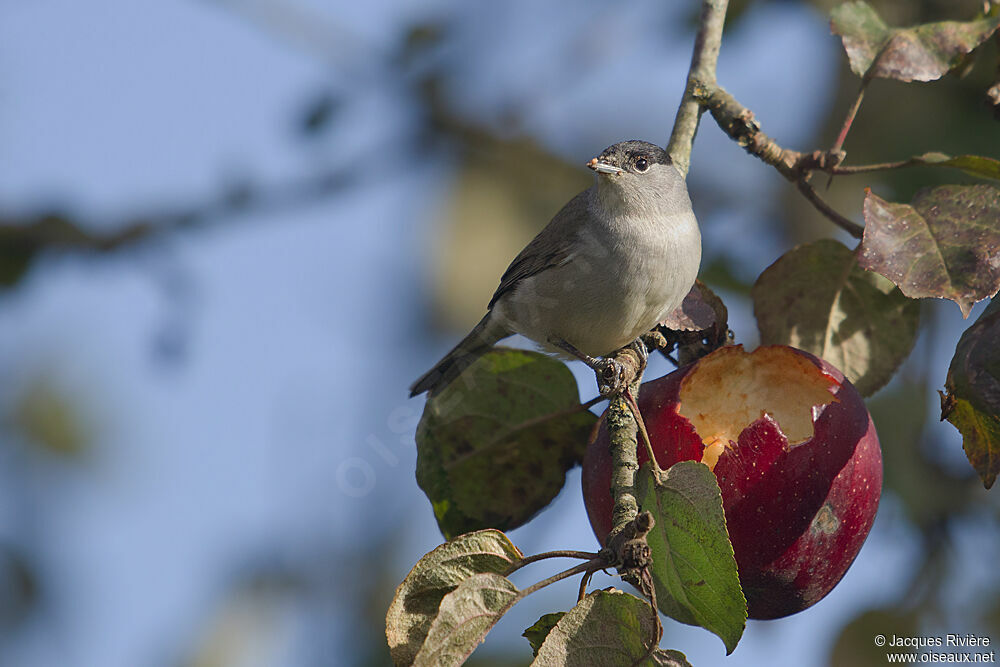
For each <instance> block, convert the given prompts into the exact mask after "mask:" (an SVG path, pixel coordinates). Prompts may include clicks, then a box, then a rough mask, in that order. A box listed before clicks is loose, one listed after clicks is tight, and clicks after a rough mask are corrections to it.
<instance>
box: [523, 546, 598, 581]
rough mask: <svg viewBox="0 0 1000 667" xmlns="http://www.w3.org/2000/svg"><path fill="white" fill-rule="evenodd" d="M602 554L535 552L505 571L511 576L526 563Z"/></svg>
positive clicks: (587, 552) (586, 558)
mask: <svg viewBox="0 0 1000 667" xmlns="http://www.w3.org/2000/svg"><path fill="white" fill-rule="evenodd" d="M600 555H601V554H599V553H592V552H590V551H571V550H568V549H562V550H558V551H545V552H543V553H540V554H535V555H534V556H526V557H524V558H522V559H521V560H519V561H517V562H516V563H514V564H513V565H511V566H510V568H509V569H508V570H507V571H506V572H504V575H503V576H505V577H509V576H510V575H512V574H514V573H515V572H517V571H518V570H520V569H521V568H522V567H524V566H525V565H531V564H532V563H537V562H538V561H540V560H545V559H546V558H581V559H583V560H594V559H595V558H597V557H598V556H600Z"/></svg>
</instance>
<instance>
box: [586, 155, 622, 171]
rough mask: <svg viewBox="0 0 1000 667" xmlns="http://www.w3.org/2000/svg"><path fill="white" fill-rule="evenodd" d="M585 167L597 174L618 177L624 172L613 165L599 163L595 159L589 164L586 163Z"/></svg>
mask: <svg viewBox="0 0 1000 667" xmlns="http://www.w3.org/2000/svg"><path fill="white" fill-rule="evenodd" d="M587 166H588V167H590V168H591V169H593V170H594V171H596V172H597V173H598V174H615V175H618V174H621V173H623V171H624V170H623V169H620V168H619V167H616V166H614V165H613V164H608V163H607V162H601V161H599V160H598V159H597V158H596V157H595V158H591V159H590V162H588V163H587Z"/></svg>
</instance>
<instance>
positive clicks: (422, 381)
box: [410, 313, 510, 397]
mask: <svg viewBox="0 0 1000 667" xmlns="http://www.w3.org/2000/svg"><path fill="white" fill-rule="evenodd" d="M509 335H510V332H508V331H504V330H503V329H501V328H499V327H498V326H496V324H494V323H492V322H490V313H486V316H485V317H483V319H481V320H479V324H477V325H476V326H475V327H474V328H473V329H472V331H470V332H469V335H468V336H466V337H465V338H463V339H462V342H461V343H459V344H458V345H456V346H455V347H454V349H453V350H452V351H451V352H449V353H448V354H446V355H444V358H443V359H442V360H441V361H439V362H437V364H435V365H434V368H432V369H430V370H429V371H427V372H426V373H424V374H423V375H421V376H420V377H419V378H418V379H417V381H416V382H414V383H413V384H412V385H411V386H410V396H411V397H413V396H416V395H417V394H422V393H424V392H425V391H426V392H429V395H431V396H433V395H434V394H437V393H438V392H440V391H441V390H442V389H444V388H445V387H447V386H448V385H449V384H451V383H452V381H453V380H454V379H455V378H457V377H458V376H459V375H461V374H462V371H464V370H465V369H466V368H468V367H469V366H471V365H472V363H473V362H474V361H475V360H476V359H478V358H479V357H481V356H482V355H483V354H485V353H486V351H487V350H489V349H490V348H491V347H493V344H494V343H496V342H497V341H498V340H500V339H501V338H506V337H507V336H509Z"/></svg>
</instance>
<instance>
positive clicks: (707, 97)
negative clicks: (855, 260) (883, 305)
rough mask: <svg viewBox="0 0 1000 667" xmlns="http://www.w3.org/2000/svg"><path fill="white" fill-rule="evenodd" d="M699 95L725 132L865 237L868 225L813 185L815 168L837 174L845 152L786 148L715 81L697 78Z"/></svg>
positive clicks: (829, 214)
mask: <svg viewBox="0 0 1000 667" xmlns="http://www.w3.org/2000/svg"><path fill="white" fill-rule="evenodd" d="M694 93H695V98H696V99H697V100H698V101H699V102H700V103H701V104H702V105H704V106H705V107H707V108H708V110H709V111H710V112H711V114H712V117H713V118H714V119H715V122H716V123H717V124H718V125H719V127H720V128H722V131H723V132H725V133H726V134H728V135H729V137H730V138H732V139H733V141H735V142H736V143H738V144H739V145H740V146H742V147H743V149H744V150H746V151H747V152H748V153H750V154H751V155H753V156H755V157H757V158H759V159H760V160H761V161H763V162H765V163H766V164H769V165H771V166H772V167H774V168H775V169H777V170H778V172H779V173H780V174H781V175H782V176H784V177H785V178H786V179H788V180H789V181H791V182H792V183H794V184H795V185H796V187H798V189H799V191H800V192H801V193H802V194H803V195H804V196H805V197H806V199H808V200H809V202H810V203H812V205H813V206H815V207H816V209H817V210H818V211H819V212H820V213H822V214H823V215H825V216H826V217H827V218H829V219H830V220H831V221H833V223H834V224H836V225H837V226H838V227H840V228H841V229H844V230H845V231H846V232H847V233H848V234H850V235H851V236H853V237H855V238H861V235H862V233H863V232H864V227H862V226H861V225H859V224H857V223H856V222H853V221H851V220H848V219H847V218H845V217H844V216H842V215H841V214H839V213H837V211H835V210H834V209H833V207H831V206H830V205H829V204H827V203H826V202H825V201H824V200H823V199H822V198H821V197H820V196H819V194H818V193H817V192H816V190H815V188H813V187H812V186H811V185H810V184H809V177H810V176H811V175H812V173H813V172H814V171H825V172H828V173H836V170H837V169H838V168H839V165H840V162H841V161H842V160H843V159H844V153H843V152H842V151H839V150H837V151H832V150H831V151H813V152H812V153H802V152H800V151H793V150H791V149H788V148H782V147H781V146H780V145H779V144H778V143H777V142H776V141H775V140H774V139H772V138H771V137H769V136H767V135H766V134H764V133H763V132H762V131H761V129H760V123H758V122H757V119H756V118H754V115H753V112H752V111H750V110H749V109H747V108H746V107H745V106H743V105H742V104H740V103H739V102H738V101H737V100H736V98H734V97H733V96H732V95H730V94H729V93H728V92H726V91H725V90H724V89H723V88H722V87H720V86H719V85H717V84H715V83H714V82H704V81H696V82H695V88H694Z"/></svg>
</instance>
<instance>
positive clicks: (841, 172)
mask: <svg viewBox="0 0 1000 667" xmlns="http://www.w3.org/2000/svg"><path fill="white" fill-rule="evenodd" d="M918 165H926V163H925V162H922V161H920V160H918V159H916V158H910V159H909V160H900V161H899V162H881V163H879V164H859V165H853V166H840V165H838V166H836V167H830V168H829V169H826V170H825V171H828V172H829V173H831V174H833V175H836V176H848V175H850V174H866V173H868V172H872V171H889V170H890V169H901V168H903V167H916V166H918Z"/></svg>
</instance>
